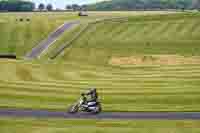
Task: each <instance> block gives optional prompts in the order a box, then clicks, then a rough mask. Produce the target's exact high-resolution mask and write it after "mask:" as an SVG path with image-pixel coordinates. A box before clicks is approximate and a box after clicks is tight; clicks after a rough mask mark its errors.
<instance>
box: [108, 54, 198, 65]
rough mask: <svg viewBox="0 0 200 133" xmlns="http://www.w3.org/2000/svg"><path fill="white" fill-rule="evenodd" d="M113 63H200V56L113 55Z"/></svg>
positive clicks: (110, 62) (111, 61)
mask: <svg viewBox="0 0 200 133" xmlns="http://www.w3.org/2000/svg"><path fill="white" fill-rule="evenodd" d="M109 64H111V65H181V64H200V57H199V56H191V57H184V56H180V55H146V56H131V57H112V58H111V59H110V61H109Z"/></svg>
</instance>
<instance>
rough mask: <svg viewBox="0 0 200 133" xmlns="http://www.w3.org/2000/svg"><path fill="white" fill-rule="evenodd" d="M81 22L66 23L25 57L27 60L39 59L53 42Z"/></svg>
mask: <svg viewBox="0 0 200 133" xmlns="http://www.w3.org/2000/svg"><path fill="white" fill-rule="evenodd" d="M78 23H79V21H73V22H69V23H65V24H63V25H62V26H60V27H59V28H58V29H57V30H56V31H54V32H53V33H51V34H50V35H49V36H48V38H46V39H45V40H43V41H42V42H40V43H39V44H38V45H37V46H35V47H34V48H33V49H32V51H30V52H28V53H27V54H26V56H25V58H26V59H34V58H38V57H39V56H40V55H41V54H42V53H43V52H44V51H45V50H46V49H47V48H48V47H49V46H50V45H51V44H53V42H55V41H56V40H57V39H58V37H59V36H60V35H61V34H62V33H63V32H65V31H66V30H68V29H70V28H71V27H72V26H73V25H75V24H78Z"/></svg>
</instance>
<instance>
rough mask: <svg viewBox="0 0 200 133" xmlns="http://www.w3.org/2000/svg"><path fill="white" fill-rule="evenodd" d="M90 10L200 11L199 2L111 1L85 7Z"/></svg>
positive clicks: (167, 0)
mask: <svg viewBox="0 0 200 133" xmlns="http://www.w3.org/2000/svg"><path fill="white" fill-rule="evenodd" d="M87 8H88V9H90V10H137V9H142V10H145V9H193V8H196V9H200V0H111V1H104V2H100V3H97V4H92V5H88V6H87Z"/></svg>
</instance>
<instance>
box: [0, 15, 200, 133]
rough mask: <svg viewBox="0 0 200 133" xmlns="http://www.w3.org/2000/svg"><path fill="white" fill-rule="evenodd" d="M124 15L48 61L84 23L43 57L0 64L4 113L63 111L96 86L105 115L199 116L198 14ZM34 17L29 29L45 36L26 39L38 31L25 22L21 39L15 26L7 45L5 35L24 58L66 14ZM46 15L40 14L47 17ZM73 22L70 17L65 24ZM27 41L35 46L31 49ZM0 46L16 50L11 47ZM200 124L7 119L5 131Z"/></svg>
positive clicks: (190, 128) (0, 121) (190, 124)
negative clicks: (196, 113)
mask: <svg viewBox="0 0 200 133" xmlns="http://www.w3.org/2000/svg"><path fill="white" fill-rule="evenodd" d="M118 13H119V12H118ZM118 13H116V12H112V13H109V16H110V17H111V16H115V17H116V14H118ZM97 14H98V15H99V16H98V17H97ZM105 14H107V13H105V12H103V13H94V14H93V15H94V16H92V17H89V18H86V19H85V20H86V21H85V20H84V23H81V25H80V26H82V24H83V25H84V26H85V23H87V22H88V21H93V20H96V19H97V18H105ZM120 14H121V15H122V16H123V17H126V19H124V20H117V19H115V20H112V21H104V22H100V23H96V24H92V25H90V26H89V28H88V29H87V30H86V31H85V32H84V33H83V34H81V36H79V38H78V39H77V40H76V41H74V42H73V43H72V45H71V46H70V47H68V48H66V49H65V51H64V52H63V53H62V54H60V55H59V56H58V57H57V58H56V59H54V60H50V59H49V57H51V56H52V54H53V53H54V52H53V51H54V50H56V49H57V48H58V47H59V46H60V45H61V44H63V43H64V42H66V41H68V40H70V38H71V37H73V36H74V34H75V32H79V31H80V26H77V27H75V28H74V29H73V30H72V31H70V32H66V33H64V34H63V36H62V37H61V38H59V40H58V41H57V42H56V43H55V46H54V47H51V48H50V49H49V50H48V51H47V53H46V54H45V55H44V56H43V58H42V59H41V60H34V61H24V60H16V61H13V60H2V59H1V60H0V70H1V71H0V108H20V109H48V110H66V109H67V107H68V106H69V105H70V104H72V103H73V102H74V101H76V100H77V98H78V97H79V96H80V93H81V92H83V91H86V90H88V88H90V87H96V88H97V89H98V92H99V96H100V99H101V101H102V105H103V111H112V112H113V111H114V112H119V111H121V112H128V111H200V90H199V86H200V45H199V44H200V23H199V22H200V14H198V13H178V14H160V13H159V14H157V15H156V14H154V15H152V14H148V15H147V14H146V15H144V13H142V15H141V13H138V14H139V15H138V14H137V13H133V14H134V15H131V13H130V12H125V13H124V12H123V13H120ZM9 15H10V14H9ZM50 16H51V15H50ZM50 16H48V17H49V19H50V18H51V17H50ZM15 17H16V16H15ZM15 17H14V18H15ZM34 17H36V18H37V19H36V18H35V21H34V23H33V25H32V26H33V27H34V26H36V27H37V28H38V29H37V30H36V31H40V30H41V32H42V31H45V32H44V34H43V33H41V34H40V32H33V33H35V34H33V35H32V34H31V37H30V38H29V37H28V36H29V35H28V34H29V33H30V32H29V30H30V31H34V30H35V29H34V28H31V27H32V26H31V27H29V26H30V25H29V24H28V23H27V22H22V23H23V24H20V25H21V27H18V28H19V29H18V28H17V29H18V30H19V31H24V30H25V29H24V27H23V26H24V23H27V24H26V26H27V27H26V30H27V31H26V30H25V31H24V32H22V33H23V34H20V33H21V32H20V33H19V36H17V37H16V38H23V39H16V38H15V37H13V36H15V35H18V34H16V33H18V30H16V29H15V28H14V29H15V30H16V32H15V33H14V32H13V30H14V29H13V28H11V29H10V32H9V33H7V32H5V36H4V37H2V40H4V42H7V41H8V40H6V37H9V36H10V35H13V36H12V38H10V39H11V40H12V41H11V42H10V43H9V45H10V46H17V48H20V49H18V52H19V53H20V55H23V53H25V52H26V51H27V50H29V49H30V48H31V47H33V46H34V44H35V43H33V42H35V40H37V39H38V40H40V39H42V38H41V36H40V37H39V35H38V34H40V35H42V36H43V35H45V36H46V35H47V31H49V32H50V29H53V27H54V26H55V27H56V25H57V24H59V23H61V22H63V20H64V18H65V17H66V16H65V15H64V14H63V15H61V16H60V15H58V18H60V17H61V18H63V19H61V20H60V19H58V20H59V22H58V23H57V22H56V24H55V25H54V24H53V22H52V23H51V22H49V21H48V22H47V21H41V20H40V19H39V18H40V17H39V16H34ZM34 17H33V18H34ZM46 17H47V16H41V18H42V19H44V18H46ZM73 17H74V16H73V15H72V16H70V15H69V18H68V17H67V18H66V19H70V20H71V18H73ZM107 17H108V16H107ZM5 18H7V19H11V18H12V22H14V18H13V15H12V16H6V15H5V16H4V20H5ZM53 18H54V16H53ZM36 20H37V21H36ZM38 21H41V23H42V24H43V26H45V24H48V25H49V24H50V25H51V24H52V25H51V26H50V25H49V26H47V28H44V27H40V26H38V25H37V24H36V23H35V22H38ZM0 22H1V21H0ZM43 22H44V23H43ZM41 23H40V24H41ZM7 27H8V25H7ZM45 27H46V26H45ZM40 28H44V29H40ZM47 29H48V30H47ZM0 32H1V30H0ZM3 33H4V32H3ZM3 33H2V35H3ZM24 35H27V36H24ZM24 37H25V38H24ZM13 39H14V40H13ZM32 39H33V40H32ZM16 40H18V41H16ZM14 42H17V43H14ZM25 42H31V43H30V45H26V44H27V43H25ZM6 46H7V45H6ZM1 47H2V48H1V49H2V50H3V47H4V50H5V51H9V50H11V51H12V47H11V48H8V47H5V46H4V45H1ZM74 123H76V124H74ZM198 123H199V121H185V120H184V121H160V120H148V121H147V120H144V121H122V120H120V121H117V120H107V121H104V120H98V121H97V120H87V121H86V120H62V119H54V120H52V119H36V118H23V119H21V118H20V119H17V118H16V119H15V118H14V119H13V118H8V117H2V118H0V131H1V132H3V133H10V132H17V133H18V132H19V133H21V132H27V131H33V132H43V131H45V132H47V133H48V132H51V133H54V132H60V133H62V132H63V133H64V132H72V131H73V132H75V133H76V132H77V133H78V132H80V131H81V132H83V131H86V132H87V131H88V127H89V129H90V132H108V133H111V132H124V131H125V132H130V133H132V132H138V133H146V132H153V133H158V132H159V133H160V132H163V133H165V132H166V133H168V132H176V133H179V132H180V133H184V132H185V133H186V132H199V124H198ZM102 127H106V128H103V129H102Z"/></svg>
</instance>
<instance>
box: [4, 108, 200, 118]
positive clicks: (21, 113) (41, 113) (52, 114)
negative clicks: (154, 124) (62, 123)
mask: <svg viewBox="0 0 200 133" xmlns="http://www.w3.org/2000/svg"><path fill="white" fill-rule="evenodd" d="M0 116H9V117H39V118H41V117H44V118H65V119H127V120H128V119H130V120H132V119H164V120H186V119H188V120H200V112H129V113H125V112H102V113H100V114H97V115H95V114H90V113H77V114H69V113H66V112H61V111H47V110H19V109H18V110H17V109H0Z"/></svg>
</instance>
